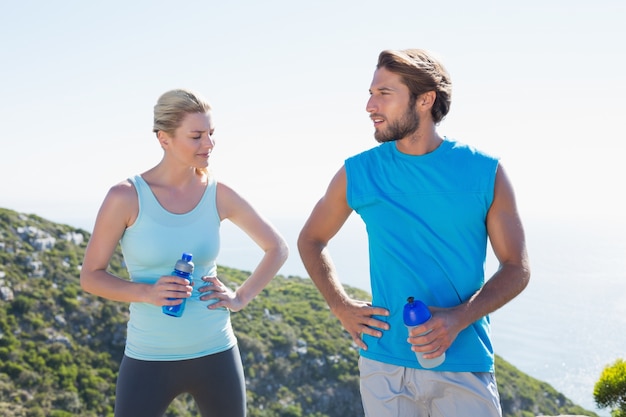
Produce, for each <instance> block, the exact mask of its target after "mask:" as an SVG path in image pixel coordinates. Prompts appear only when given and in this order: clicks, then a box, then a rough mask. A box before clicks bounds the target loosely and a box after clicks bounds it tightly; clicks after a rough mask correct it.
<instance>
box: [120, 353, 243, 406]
mask: <svg viewBox="0 0 626 417" xmlns="http://www.w3.org/2000/svg"><path fill="white" fill-rule="evenodd" d="M186 392H187V393H189V394H191V395H192V396H193V399H194V400H195V402H196V404H197V405H198V409H199V410H200V414H201V415H202V417H245V415H246V386H245V381H244V375H243V366H242V364H241V356H240V354H239V349H238V348H237V346H235V347H233V348H232V349H230V350H227V351H225V352H220V353H216V354H214V355H208V356H204V357H201V358H197V359H189V360H181V361H142V360H137V359H132V358H129V357H127V356H126V355H124V357H123V358H122V363H121V364H120V372H119V376H118V378H117V387H116V390H115V417H161V416H163V414H164V413H165V411H166V410H167V407H168V406H169V405H170V403H171V402H172V401H173V400H174V398H176V397H177V396H178V395H180V394H182V393H186Z"/></svg>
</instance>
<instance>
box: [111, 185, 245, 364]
mask: <svg viewBox="0 0 626 417" xmlns="http://www.w3.org/2000/svg"><path fill="white" fill-rule="evenodd" d="M129 181H130V182H131V183H132V184H133V185H134V186H135V189H136V191H137V196H138V199H139V213H138V216H137V220H135V223H134V224H133V225H132V226H130V227H129V228H127V229H126V231H125V232H124V235H123V236H122V239H121V240H120V244H121V248H122V253H123V255H124V261H125V263H126V268H127V269H128V273H129V274H130V278H131V280H132V281H134V282H144V283H155V282H156V281H157V280H158V279H159V278H160V277H161V276H163V275H171V273H172V270H173V268H174V264H175V263H176V261H177V260H178V259H180V257H181V255H182V253H183V252H189V253H191V254H192V255H193V262H194V264H195V269H194V273H193V276H194V283H195V285H194V292H193V294H192V296H191V298H189V299H187V305H186V307H185V312H184V314H183V316H182V317H171V316H168V315H166V314H163V312H162V310H161V307H160V306H156V305H153V304H149V303H131V304H130V320H129V321H128V326H127V338H126V350H125V354H126V355H127V356H129V357H131V358H134V359H140V360H152V361H167V360H182V359H192V358H197V357H201V356H204V355H209V354H212V353H218V352H221V351H224V350H227V349H229V348H231V347H233V346H235V345H236V343H237V341H236V339H235V335H234V333H233V330H232V327H231V323H230V312H229V311H228V310H227V309H224V308H220V309H217V310H209V309H207V305H208V304H210V302H205V301H200V300H199V298H198V297H199V295H200V293H199V292H198V291H197V289H198V288H199V287H200V286H202V285H204V283H203V282H202V281H201V280H200V277H202V276H204V275H209V276H215V275H216V273H217V265H216V258H217V255H218V252H219V247H220V235H219V232H220V218H219V214H218V212H217V206H216V189H217V182H216V181H215V180H214V179H210V180H209V183H208V185H207V188H206V190H205V192H204V195H203V196H202V199H201V200H200V202H199V203H198V205H197V206H196V207H194V208H193V210H191V211H189V212H187V213H184V214H173V213H170V212H168V211H167V210H165V209H164V208H163V207H162V206H161V205H160V203H159V202H158V200H157V199H156V197H155V196H154V194H153V193H152V190H151V189H150V187H149V186H148V184H147V183H146V182H145V181H144V180H143V178H142V177H141V176H140V175H136V176H135V177H133V178H129Z"/></svg>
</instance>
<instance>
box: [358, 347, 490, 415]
mask: <svg viewBox="0 0 626 417" xmlns="http://www.w3.org/2000/svg"><path fill="white" fill-rule="evenodd" d="M359 370H360V373H361V398H362V400H363V408H364V410H365V416H366V417H502V408H501V406H500V395H499V394H498V388H497V385H496V378H495V376H494V374H492V373H489V372H474V373H472V372H435V371H428V370H422V369H413V368H404V367H401V366H395V365H389V364H386V363H382V362H378V361H373V360H371V359H367V358H364V357H360V358H359Z"/></svg>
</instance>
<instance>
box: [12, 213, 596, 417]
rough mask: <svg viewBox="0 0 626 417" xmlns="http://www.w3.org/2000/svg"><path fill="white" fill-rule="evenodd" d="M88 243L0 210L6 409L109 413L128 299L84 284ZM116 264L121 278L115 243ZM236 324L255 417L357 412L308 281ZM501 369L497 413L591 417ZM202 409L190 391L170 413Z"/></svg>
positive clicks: (352, 365) (348, 358) (341, 358)
mask: <svg viewBox="0 0 626 417" xmlns="http://www.w3.org/2000/svg"><path fill="white" fill-rule="evenodd" d="M88 239H89V233H88V232H86V231H84V230H81V229H77V228H73V227H71V226H68V225H63V224H57V223H53V222H50V221H47V220H45V219H42V218H41V217H38V216H36V215H32V214H29V215H27V214H22V213H17V212H15V211H12V210H8V209H2V208H0V415H2V416H6V417H17V416H20V417H22V416H23V417H40V416H41V417H44V416H45V417H66V416H67V417H69V416H112V415H113V404H114V396H115V380H116V375H117V369H118V366H119V361H120V359H121V357H122V353H123V349H124V338H125V324H126V320H127V315H128V306H127V305H126V304H123V303H117V302H110V301H108V300H104V299H101V298H98V297H94V296H91V295H90V294H86V293H84V292H83V291H82V290H81V288H80V285H79V270H80V264H81V261H82V257H83V253H84V249H85V246H86V243H87V240H88ZM111 270H112V271H113V272H114V273H116V274H118V275H120V276H127V275H126V271H125V270H124V268H123V263H122V257H121V253H120V252H119V250H118V251H117V253H116V254H115V256H114V259H113V261H112V264H111ZM218 274H219V276H220V277H221V279H222V280H223V281H224V282H226V283H227V284H229V285H231V286H236V285H237V284H239V283H241V282H242V281H243V280H244V279H245V278H246V277H247V276H248V272H245V271H241V270H237V269H232V268H227V267H220V268H219V269H218ZM347 289H348V291H349V292H351V293H354V294H356V295H357V296H358V297H360V298H364V299H367V298H369V294H367V293H365V292H363V291H361V290H358V289H355V288H350V287H348V288H347ZM232 321H233V327H234V329H235V332H236V333H237V337H238V339H239V348H240V350H241V353H242V358H243V362H244V367H245V374H246V384H247V389H248V415H249V416H250V417H278V416H280V417H304V416H307V417H345V416H362V415H363V410H362V408H361V402H360V397H359V382H358V370H357V357H358V353H357V350H356V348H355V345H354V344H353V343H352V340H351V339H350V337H349V336H348V335H347V333H346V332H344V331H343V329H342V328H341V326H340V324H339V322H338V320H336V319H335V318H334V316H332V315H331V313H330V311H329V309H328V307H327V305H326V303H325V302H324V300H323V298H322V297H321V296H320V294H319V293H318V291H317V289H316V288H315V286H314V285H313V283H312V282H311V281H310V280H309V279H307V278H302V277H295V276H290V277H284V276H277V277H276V278H275V279H274V280H273V281H272V282H271V283H270V284H269V285H268V286H267V288H266V289H265V290H264V291H263V292H262V293H261V294H260V295H259V297H257V298H256V299H255V300H254V301H253V302H252V303H250V305H249V306H248V307H246V309H244V310H243V311H241V312H238V313H233V314H232ZM496 366H497V371H496V374H497V379H498V385H499V388H500V394H501V398H502V405H503V410H504V416H506V417H514V416H516V417H517V416H528V417H531V416H536V415H538V414H543V415H558V414H579V415H587V416H596V414H594V413H592V412H589V411H587V410H584V409H582V408H581V407H579V406H576V405H575V404H573V403H572V401H570V400H569V399H567V398H566V397H565V396H563V395H562V394H560V393H559V392H557V391H556V390H555V389H553V388H552V387H551V386H550V385H548V384H546V383H544V382H541V381H538V380H536V379H534V378H531V377H529V376H528V375H525V374H524V373H522V372H520V371H519V370H517V369H516V368H515V367H513V366H512V365H511V364H509V363H507V362H506V361H505V360H504V359H502V358H500V357H497V362H496ZM197 415H198V413H197V412H196V409H195V406H194V405H193V402H192V400H191V398H190V397H189V396H186V395H183V396H180V397H179V398H177V399H176V401H175V402H174V404H172V406H171V407H170V409H169V410H168V414H167V416H168V417H173V416H179V417H185V416H197Z"/></svg>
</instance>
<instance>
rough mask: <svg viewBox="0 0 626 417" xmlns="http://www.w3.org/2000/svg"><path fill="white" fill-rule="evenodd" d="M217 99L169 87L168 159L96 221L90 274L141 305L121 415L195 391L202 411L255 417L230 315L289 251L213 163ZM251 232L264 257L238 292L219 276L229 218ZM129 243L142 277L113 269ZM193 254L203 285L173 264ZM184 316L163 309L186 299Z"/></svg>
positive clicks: (84, 276) (122, 378)
mask: <svg viewBox="0 0 626 417" xmlns="http://www.w3.org/2000/svg"><path fill="white" fill-rule="evenodd" d="M214 129H215V126H214V123H213V119H212V115H211V107H210V105H209V103H208V102H207V101H206V100H205V99H203V98H202V97H200V96H199V95H198V94H196V93H194V92H192V91H189V90H182V89H178V90H172V91H168V92H166V93H165V94H163V95H162V96H161V97H160V98H159V100H158V102H157V104H156V105H155V106H154V128H153V131H154V132H155V133H156V137H157V139H158V141H159V143H160V145H161V147H162V148H163V158H162V159H161V161H160V162H159V163H158V164H157V165H156V166H154V167H153V168H151V169H149V170H147V171H145V172H144V173H142V174H140V175H136V176H134V177H132V178H129V179H127V180H125V181H122V182H121V183H119V184H117V185H115V186H113V187H112V188H111V189H110V190H109V192H108V194H107V195H106V197H105V199H104V202H103V203H102V206H101V208H100V211H99V213H98V216H97V218H96V222H95V227H94V231H93V234H92V236H91V240H90V241H89V244H88V245H87V249H86V251H85V259H84V262H83V266H82V270H81V275H80V282H81V286H82V288H83V289H84V290H85V291H87V292H90V293H92V294H95V295H98V296H100V297H104V298H107V299H110V300H115V301H122V302H128V303H130V319H129V322H128V327H127V340H126V348H125V352H124V357H123V358H122V362H121V365H120V371H119V377H118V381H117V387H116V401H115V416H116V417H126V416H128V417H140V416H146V417H156V416H161V415H163V414H164V413H165V411H166V409H167V407H168V406H169V404H170V403H171V402H172V400H173V399H174V398H175V397H176V396H178V395H179V394H181V393H183V392H189V393H190V394H191V395H192V396H193V398H194V400H195V401H196V404H197V405H198V408H199V410H200V412H201V414H202V416H205V417H206V416H218V415H219V416H221V417H230V416H232V417H242V416H245V413H246V400H245V383H244V375H243V366H242V363H241V358H240V356H239V350H238V348H237V341H236V339H235V335H234V333H233V329H232V327H231V323H230V311H239V310H241V309H242V308H244V307H245V306H246V305H247V304H248V303H249V302H250V301H251V300H252V299H253V298H254V297H255V296H256V295H257V294H259V292H260V291H261V290H262V289H263V288H264V287H265V286H266V285H267V284H268V282H269V281H270V280H271V279H272V278H273V277H274V276H275V275H276V273H277V272H278V270H279V269H280V267H281V266H282V265H283V263H284V262H285V260H286V259H287V255H288V249H287V246H286V244H285V241H284V239H283V238H282V237H281V235H280V234H279V233H278V231H276V230H275V229H274V228H273V226H272V225H271V224H269V223H268V222H267V221H266V220H264V219H263V217H261V216H260V215H259V214H258V213H257V212H256V211H255V210H254V208H253V207H252V206H250V204H249V203H248V202H247V201H246V200H244V199H243V198H242V197H241V196H240V195H239V194H237V193H236V192H235V191H234V190H233V189H232V188H229V187H228V186H227V185H225V184H223V183H221V182H218V181H216V180H215V178H214V177H213V176H212V175H211V174H210V172H209V170H208V166H209V158H210V155H211V151H212V150H213V147H214V146H215V141H214V139H213V132H214ZM225 219H228V220H230V221H231V222H233V223H234V224H235V225H237V226H238V227H239V228H241V229H242V230H243V231H244V232H245V233H247V234H248V235H249V236H250V238H251V239H252V240H253V241H254V242H255V243H256V244H257V245H259V247H260V248H261V249H262V250H263V252H264V255H263V257H262V259H261V261H260V262H259V264H258V266H257V267H256V268H255V270H254V271H253V272H252V274H251V275H250V276H249V277H248V279H247V280H246V281H245V282H244V283H243V284H242V285H241V286H240V287H239V288H237V290H236V291H233V290H231V289H229V288H227V287H225V286H224V284H223V283H222V282H221V281H220V280H219V279H218V278H217V276H216V272H217V266H216V258H217V255H218V251H219V242H220V239H219V227H220V222H221V221H223V220H225ZM118 242H119V243H120V244H121V248H122V253H123V255H124V260H125V263H126V267H127V269H128V272H129V275H130V278H131V279H130V281H128V280H125V279H122V278H119V277H116V276H114V275H112V274H111V273H110V272H108V271H107V267H108V265H109V261H110V259H111V256H112V254H113V252H114V251H115V249H116V247H117V244H118ZM183 252H189V253H191V254H192V255H193V262H194V264H195V270H194V274H193V275H194V277H196V278H194V281H195V282H194V283H193V286H192V285H189V282H188V281H186V280H185V279H183V278H180V277H177V276H172V275H171V273H172V272H171V271H172V268H173V266H174V264H175V263H176V261H177V259H179V258H180V257H181V254H182V253H183ZM184 298H187V301H186V307H185V310H184V314H183V315H182V316H181V317H172V316H169V315H166V314H163V312H162V307H163V306H172V305H178V304H181V303H182V300H183V299H184Z"/></svg>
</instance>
